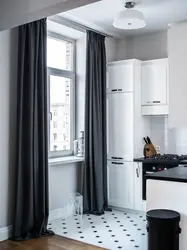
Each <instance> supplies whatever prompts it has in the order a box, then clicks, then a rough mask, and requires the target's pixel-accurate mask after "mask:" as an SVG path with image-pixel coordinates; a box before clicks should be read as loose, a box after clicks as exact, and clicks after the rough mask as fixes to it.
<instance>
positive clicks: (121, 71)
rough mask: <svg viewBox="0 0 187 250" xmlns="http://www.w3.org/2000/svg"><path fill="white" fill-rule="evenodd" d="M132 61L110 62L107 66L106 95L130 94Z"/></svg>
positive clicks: (132, 87) (132, 71)
mask: <svg viewBox="0 0 187 250" xmlns="http://www.w3.org/2000/svg"><path fill="white" fill-rule="evenodd" d="M134 62H135V61H134V60H125V61H119V62H111V63H108V65H107V93H116V92H132V91H133V89H134V74H133V73H134Z"/></svg>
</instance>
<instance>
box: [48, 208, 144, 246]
mask: <svg viewBox="0 0 187 250" xmlns="http://www.w3.org/2000/svg"><path fill="white" fill-rule="evenodd" d="M49 228H50V229H52V230H53V231H54V232H55V233H56V234H59V235H63V236H66V237H68V238H72V239H75V240H79V241H83V242H86V243H89V244H92V245H97V246H101V247H104V248H107V249H111V250H117V249H125V250H134V249H140V250H146V249H147V233H146V220H145V214H143V213H137V212H121V211H114V210H113V211H112V212H106V213H105V214H104V215H103V216H94V215H84V216H83V220H82V222H81V221H80V220H79V218H78V217H76V216H74V217H69V218H68V219H61V220H56V221H52V222H51V223H49Z"/></svg>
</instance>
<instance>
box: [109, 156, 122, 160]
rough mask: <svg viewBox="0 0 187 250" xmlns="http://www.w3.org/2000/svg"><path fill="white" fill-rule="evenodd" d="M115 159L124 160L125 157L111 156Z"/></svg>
mask: <svg viewBox="0 0 187 250" xmlns="http://www.w3.org/2000/svg"><path fill="white" fill-rule="evenodd" d="M111 158H112V159H113V160H123V157H113V156H112V157H111Z"/></svg>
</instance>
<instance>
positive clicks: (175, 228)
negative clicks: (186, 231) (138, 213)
mask: <svg viewBox="0 0 187 250" xmlns="http://www.w3.org/2000/svg"><path fill="white" fill-rule="evenodd" d="M179 222H180V214H179V213H178V212H175V211H172V210H166V209H157V210H151V211H148V212H147V232H148V250H179V234H180V233H181V229H180V227H179Z"/></svg>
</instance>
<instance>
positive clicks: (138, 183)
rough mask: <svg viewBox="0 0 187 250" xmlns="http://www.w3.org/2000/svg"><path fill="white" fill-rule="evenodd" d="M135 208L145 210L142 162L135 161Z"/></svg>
mask: <svg viewBox="0 0 187 250" xmlns="http://www.w3.org/2000/svg"><path fill="white" fill-rule="evenodd" d="M134 209H135V210H140V211H143V200H142V163H139V162H136V163H134Z"/></svg>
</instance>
